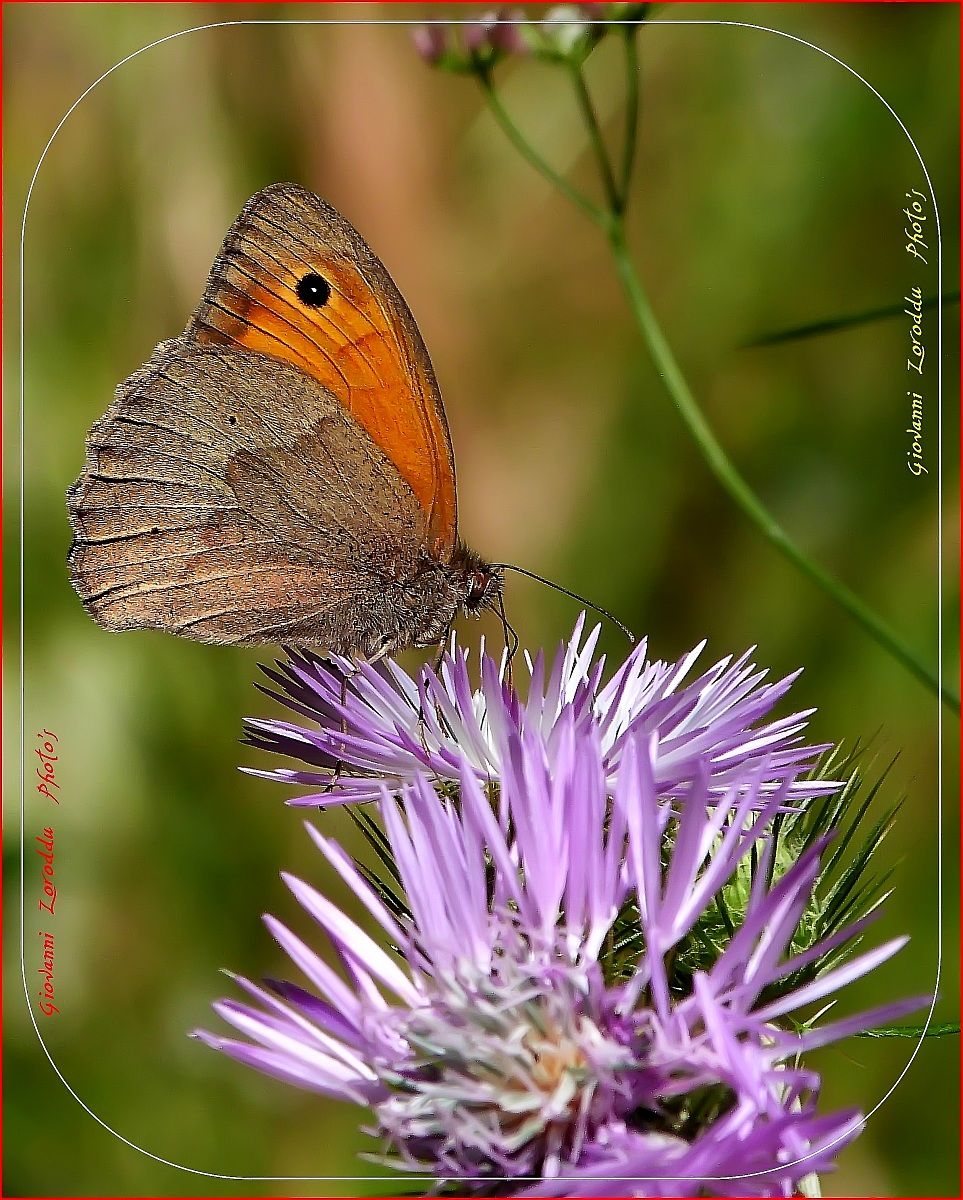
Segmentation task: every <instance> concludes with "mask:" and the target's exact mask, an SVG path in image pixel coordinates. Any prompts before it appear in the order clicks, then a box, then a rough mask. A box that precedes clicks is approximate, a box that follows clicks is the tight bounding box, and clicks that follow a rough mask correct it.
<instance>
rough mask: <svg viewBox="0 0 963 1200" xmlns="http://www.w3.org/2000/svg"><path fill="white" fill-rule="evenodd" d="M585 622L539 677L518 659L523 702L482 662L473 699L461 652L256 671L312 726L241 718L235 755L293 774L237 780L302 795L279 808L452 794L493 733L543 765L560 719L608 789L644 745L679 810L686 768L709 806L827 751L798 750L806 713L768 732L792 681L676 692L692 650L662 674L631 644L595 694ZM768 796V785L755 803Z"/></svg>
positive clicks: (799, 789)
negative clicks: (702, 778) (270, 761)
mask: <svg viewBox="0 0 963 1200" xmlns="http://www.w3.org/2000/svg"><path fill="white" fill-rule="evenodd" d="M584 621H585V618H584V614H582V616H580V617H579V619H578V621H577V622H576V625H575V629H574V632H573V634H572V637H571V638H570V639H569V641H568V643H567V644H566V645H563V646H561V647H560V648H559V653H558V655H557V656H556V658H555V660H554V663H552V664H551V666H550V667H549V666H547V664H546V662H545V657H544V655H543V654H542V653H539V654H538V655H537V656H536V657H535V659H534V660H532V659H531V658H530V657H529V656H528V655H526V656H525V662H526V664H527V667H528V672H529V681H528V687H527V694H526V696H525V698H524V699H523V698H522V697H521V696H520V695H519V694H517V693H516V692H515V691H514V690H513V689H512V688H510V687H508V686H507V685H506V681H505V677H504V675H505V672H504V661H503V662H502V664H498V663H496V662H495V660H494V659H493V658H491V657H490V656H489V655H487V654H485V653H484V650H483V651H482V655H481V668H480V677H481V682H480V685H479V686H478V687H477V688H474V689H473V687H472V684H471V679H470V675H469V658H468V653H467V651H466V650H464V649H460V648H458V649H453V650H452V653H450V654H448V655H446V656H445V658H444V659H443V660H442V663H441V666H440V668H439V670H438V671H437V672H433V671H430V670H423V671H422V673H421V675H420V676H419V678H418V679H417V680H416V679H413V678H412V677H411V676H410V675H408V674H407V673H406V672H405V671H404V670H403V669H402V668H401V667H400V666H398V664H397V663H395V662H392V661H388V662H386V663H384V664H381V665H379V666H378V667H373V666H368V665H366V664H360V665H359V664H357V663H355V662H353V661H350V660H348V659H343V658H341V659H339V658H332V659H324V658H320V657H318V656H317V655H315V654H312V653H311V652H310V651H304V650H302V651H288V658H287V661H286V662H278V663H277V670H273V669H268V668H265V671H266V674H267V675H268V677H269V678H270V679H271V681H272V683H273V684H275V685H276V687H275V688H269V689H262V690H266V691H267V694H268V695H270V696H272V697H274V698H275V699H276V700H279V701H280V702H281V703H282V704H285V705H287V706H288V707H289V708H291V709H293V710H294V711H295V712H296V713H298V714H299V715H300V716H302V717H304V718H307V719H308V720H309V721H311V722H312V725H310V726H309V725H302V724H294V723H292V722H288V721H279V720H259V719H253V718H252V719H250V720H248V721H247V722H246V741H247V742H248V744H250V745H252V746H255V747H258V748H261V749H265V750H271V751H274V752H276V753H278V754H283V755H285V756H286V757H288V758H291V759H294V760H296V761H298V762H300V763H302V764H304V765H303V766H297V767H293V768H292V767H278V768H276V769H275V770H273V771H261V770H250V773H251V774H254V775H262V776H264V777H265V778H268V779H274V780H277V781H280V782H282V783H287V784H295V785H298V786H306V787H309V788H311V789H313V790H312V791H311V792H309V793H308V794H307V795H302V796H299V797H297V798H295V799H292V800H290V801H289V802H288V803H290V804H294V805H304V806H317V805H322V806H326V805H332V804H344V803H348V802H352V801H372V800H376V799H377V798H378V797H379V795H380V793H381V789H382V787H383V786H384V784H385V782H386V781H388V782H391V783H393V784H394V785H396V786H400V785H401V784H402V783H404V782H410V781H411V780H412V779H414V777H415V775H416V774H419V773H424V774H427V775H429V776H432V777H434V778H435V779H438V780H443V781H450V782H452V783H457V781H458V780H459V779H460V777H461V774H462V772H463V770H464V769H465V768H466V767H467V769H468V770H469V771H470V772H471V773H472V774H473V775H474V776H475V778H476V779H477V780H478V781H479V782H483V783H484V782H486V781H488V780H490V779H493V778H494V779H497V778H498V777H499V775H500V773H501V771H502V768H503V766H504V761H503V758H502V752H501V750H500V749H499V746H500V745H501V744H502V743H501V734H502V732H503V731H504V729H506V728H508V727H511V728H514V729H518V730H530V731H532V733H533V734H535V735H536V736H537V737H538V739H539V740H540V742H541V744H542V747H543V753H544V754H545V755H546V756H547V758H548V760H549V761H550V762H551V761H553V760H554V758H555V755H556V747H557V744H558V730H559V727H560V723H561V722H562V719H563V717H565V716H566V714H571V717H572V720H573V721H574V723H575V725H576V726H577V727H578V729H579V730H580V731H587V730H589V729H591V730H594V731H595V732H594V736H596V737H597V739H598V741H599V744H600V746H601V748H602V755H603V763H604V770H605V777H606V780H607V781H608V784H609V786H610V787H611V786H614V784H615V781H616V779H617V777H618V773H619V769H620V764H621V761H622V756H623V752H624V748H625V746H626V744H627V743H628V741H630V740H631V739H633V738H639V737H644V738H647V739H650V740H651V741H652V744H653V746H654V751H653V753H654V756H655V778H656V783H657V787H658V790H659V794H660V795H661V796H662V797H664V798H667V799H672V800H681V799H683V798H684V797H685V795H686V793H687V791H688V789H689V786H690V783H689V781H690V779H691V775H692V772H693V769H694V767H695V765H696V764H697V763H705V764H707V766H708V771H709V790H710V794H711V795H712V796H715V795H717V794H719V793H720V792H721V791H723V790H724V789H725V788H726V787H727V786H728V785H729V783H730V781H731V780H734V779H738V778H741V776H742V773H743V771H744V769H745V768H746V767H748V766H750V765H751V764H753V763H756V762H760V761H763V760H765V761H766V762H767V763H768V764H769V769H770V770H771V771H772V772H773V778H775V777H776V775H778V774H779V773H780V772H782V771H784V770H785V769H787V768H790V767H793V768H797V769H802V768H804V767H806V766H809V765H811V764H812V763H813V762H814V761H815V759H816V758H817V757H818V756H819V755H820V754H821V753H822V752H823V751H824V750H825V749H826V747H825V746H819V745H804V744H803V742H802V732H803V730H804V729H805V727H806V721H807V718H808V717H809V716H810V714H811V712H812V711H813V710H812V709H810V710H806V711H803V712H796V713H792V714H790V715H789V716H786V717H781V718H778V719H775V720H771V719H767V718H769V714H770V712H771V710H772V709H773V708H774V706H775V705H776V704H777V703H778V702H779V701H780V700H781V699H782V697H783V696H784V695H785V694H786V693H787V692H788V690H789V688H790V687H791V685H792V683H793V681H794V680H795V679H796V677H797V675H798V672H796V673H795V674H793V675H789V676H787V677H786V678H785V679H782V680H779V681H778V682H776V683H766V682H765V677H766V675H767V674H768V672H766V671H765V670H758V669H757V668H756V667H755V666H754V665H753V663H752V662H751V661H750V654H751V651H749V652H747V653H746V654H743V655H742V656H741V657H739V658H736V659H733V658H731V657H730V658H724V659H722V660H721V661H719V662H717V663H716V664H715V665H714V666H712V667H710V668H709V669H708V670H707V671H705V672H704V673H703V674H702V675H700V676H699V677H698V678H696V679H693V680H691V681H690V682H685V680H686V676H687V675H688V674H689V673H690V671H691V670H692V667H693V665H694V663H695V661H696V659H697V658H698V657H699V654H700V653H701V651H702V649H703V647H704V645H705V643H701V644H700V645H699V646H696V648H695V649H694V650H692V651H691V652H690V653H689V654H686V655H684V656H683V657H682V658H681V659H679V660H678V661H677V662H674V663H667V662H662V661H651V660H649V659H648V658H647V657H646V643H645V641H642V642H641V643H640V644H638V645H637V646H636V647H635V648H634V649H633V650H632V652H631V653H630V654H629V656H628V658H627V659H626V660H625V661H624V662H623V663H622V664H621V665H620V666H619V667H618V668H617V669H616V671H615V673H614V674H613V676H612V678H611V679H609V680H608V682H603V678H604V672H605V659H604V657H596V655H595V647H596V644H597V642H598V637H599V632H600V630H599V627H598V626H596V627H595V628H594V629H593V630H592V631H591V632H590V633H589V634H588V636H587V637H586V638H585V639H584V643H583V630H584ZM772 786H773V783H772V781H771V780H770V781H767V782H766V783H765V785H764V787H763V788H762V791H761V794H762V795H766V794H768V792H769V791H771V789H772ZM835 786H836V785H835V784H832V783H826V782H821V781H818V780H802V779H799V780H795V781H794V782H793V783H792V786H791V787H790V788H789V791H788V792H787V800H789V801H791V802H793V803H799V802H802V801H804V800H805V799H807V798H808V797H811V796H815V795H820V794H825V793H826V792H828V791H832V790H833V789H834V788H835Z"/></svg>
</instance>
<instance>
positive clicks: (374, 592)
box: [68, 339, 445, 654]
mask: <svg viewBox="0 0 963 1200" xmlns="http://www.w3.org/2000/svg"><path fill="white" fill-rule="evenodd" d="M87 449H88V453H87V460H86V464H85V468H84V472H83V474H82V475H81V477H80V479H78V481H77V482H76V483H75V484H74V485H73V487H72V488H71V489H70V492H69V493H68V506H69V510H70V516H71V522H72V524H73V527H74V533H75V539H74V544H73V547H72V548H71V553H70V570H71V579H72V582H73V584H74V587H75V588H76V590H77V592H78V593H79V595H80V597H81V599H82V600H83V601H84V604H85V606H86V607H87V608H88V610H89V611H90V613H91V615H92V616H94V618H95V619H96V620H97V621H99V622H100V623H101V624H102V625H104V626H106V627H107V628H109V629H131V628H138V627H148V628H160V629H166V630H169V631H170V632H173V633H179V634H183V635H185V636H188V637H192V638H195V639H197V640H200V641H205V642H216V643H225V642H229V643H241V644H257V643H263V642H277V641H286V642H291V643H292V644H307V645H315V646H317V645H320V646H324V647H327V648H328V649H331V650H335V651H339V652H342V653H353V652H356V651H360V652H361V653H365V654H368V653H371V652H372V649H373V648H376V647H377V644H378V639H379V637H380V635H381V634H382V633H383V632H384V631H385V629H386V628H387V629H388V630H389V632H393V634H394V635H395V636H397V638H398V640H399V641H401V642H405V641H411V640H412V639H413V637H414V636H415V634H416V632H417V631H416V630H414V629H413V628H412V629H405V628H404V621H405V620H406V617H405V615H404V606H403V605H400V604H399V603H398V601H397V597H396V596H395V597H393V596H392V593H391V588H392V586H394V587H398V586H400V585H399V583H398V580H403V579H404V578H406V577H410V576H411V575H412V574H413V573H416V571H417V564H418V563H419V562H420V561H422V560H423V549H422V548H423V545H424V538H425V516H424V512H423V510H422V508H421V506H420V505H419V504H418V502H417V501H416V499H415V497H414V495H413V494H412V491H411V489H410V487H409V486H408V484H407V483H405V481H404V480H403V479H402V478H401V477H400V475H399V474H398V472H397V471H396V470H395V468H394V466H393V465H392V463H391V462H389V461H388V459H387V457H386V456H385V455H384V453H383V452H382V451H381V450H380V449H379V448H378V447H377V446H376V445H374V443H373V442H372V441H371V439H370V438H369V437H368V436H367V434H366V433H365V432H364V430H362V429H360V428H359V426H358V425H357V424H356V423H355V421H354V420H353V419H352V418H351V417H350V416H349V415H348V414H347V413H346V412H345V410H344V408H343V407H342V405H341V404H340V403H339V402H338V401H337V400H335V398H334V397H333V396H332V395H331V394H330V393H329V392H328V391H326V390H325V389H324V388H322V387H321V386H319V385H318V384H317V383H316V382H315V381H314V380H313V379H311V378H309V377H308V376H307V375H305V374H304V373H303V372H301V371H299V370H297V369H296V368H294V367H291V366H288V365H287V364H285V363H282V362H278V361H276V360H274V359H270V358H264V359H262V358H260V357H256V356H254V355H251V354H249V353H246V352H244V351H237V350H233V349H230V348H228V347H214V346H207V347H205V346H199V345H197V344H196V343H191V342H185V341H184V340H182V339H178V340H176V341H172V342H165V343H162V344H161V345H160V346H158V347H157V349H156V350H155V352H154V354H153V356H152V357H151V359H150V361H149V362H148V363H147V364H146V366H144V367H143V368H141V370H140V371H138V372H136V373H135V374H134V375H133V376H131V378H130V379H128V380H127V381H126V382H125V383H123V384H121V385H120V387H119V388H118V390H117V398H116V400H115V401H114V403H113V404H112V405H111V407H110V408H109V409H108V411H107V413H106V414H105V415H104V416H103V417H102V418H101V419H100V420H99V421H98V422H97V423H96V424H95V425H94V426H93V428H92V430H91V432H90V435H89V437H88V443H87ZM440 619H441V621H442V623H443V622H444V619H445V617H444V616H443V617H442V618H440ZM392 620H395V621H396V622H397V621H398V620H400V621H401V626H400V627H399V628H396V629H392V626H391V621H392ZM386 622H387V624H386Z"/></svg>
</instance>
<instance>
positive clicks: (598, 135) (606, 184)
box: [569, 62, 622, 212]
mask: <svg viewBox="0 0 963 1200" xmlns="http://www.w3.org/2000/svg"><path fill="white" fill-rule="evenodd" d="M569 74H570V76H571V79H572V86H573V87H574V88H575V99H576V100H577V101H578V106H579V110H580V111H581V113H582V119H583V120H584V121H585V128H586V129H587V130H588V135H589V140H590V141H591V143H592V149H593V150H594V151H595V158H596V161H597V162H598V166H599V175H600V176H601V177H602V187H603V188H604V189H605V198H606V200H607V201H608V205H609V208H610V209H611V210H612V212H619V211H620V208H621V203H622V202H621V199H620V197H619V191H618V188H617V187H616V186H615V176H614V175H613V173H612V164H611V163H610V162H609V156H608V152H607V150H606V149H605V139H604V138H603V137H602V128H601V126H600V125H599V119H598V117H597V116H596V113H595V105H594V104H593V103H592V97H591V96H590V95H589V90H588V85H587V84H586V82H585V76H584V75H583V74H582V65H581V63H575V62H573V63H571V64H570V67H569Z"/></svg>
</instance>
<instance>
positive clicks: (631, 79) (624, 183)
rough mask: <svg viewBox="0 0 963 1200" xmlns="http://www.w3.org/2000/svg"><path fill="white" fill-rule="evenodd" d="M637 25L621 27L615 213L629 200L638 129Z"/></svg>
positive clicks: (623, 209) (621, 210)
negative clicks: (621, 121) (621, 122)
mask: <svg viewBox="0 0 963 1200" xmlns="http://www.w3.org/2000/svg"><path fill="white" fill-rule="evenodd" d="M637 29H638V26H637V25H624V26H622V38H623V41H624V45H625V132H624V137H623V145H622V171H621V174H620V177H619V203H618V207H617V209H616V211H617V212H618V213H620V214H621V213H623V212H624V211H625V206H626V204H627V203H628V199H629V187H630V186H631V183H632V166H633V164H634V162H635V145H636V142H637V140H638V127H639V49H638V45H637V43H636V40H635V34H636V30H637Z"/></svg>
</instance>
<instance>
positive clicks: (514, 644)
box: [498, 592, 518, 688]
mask: <svg viewBox="0 0 963 1200" xmlns="http://www.w3.org/2000/svg"><path fill="white" fill-rule="evenodd" d="M498 616H499V619H500V620H501V623H502V634H503V636H504V638H505V649H506V650H507V651H508V663H507V664H506V665H507V672H508V686H509V687H510V688H511V687H512V686H513V682H512V659H513V658H514V657H515V655H516V654H517V652H518V634H517V633H516V632H515V630H514V628H513V626H512V623H511V622H510V621H509V619H508V616H507V614H506V613H505V597H504V596H503V595H502V594H501V592H499V593H498Z"/></svg>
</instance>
